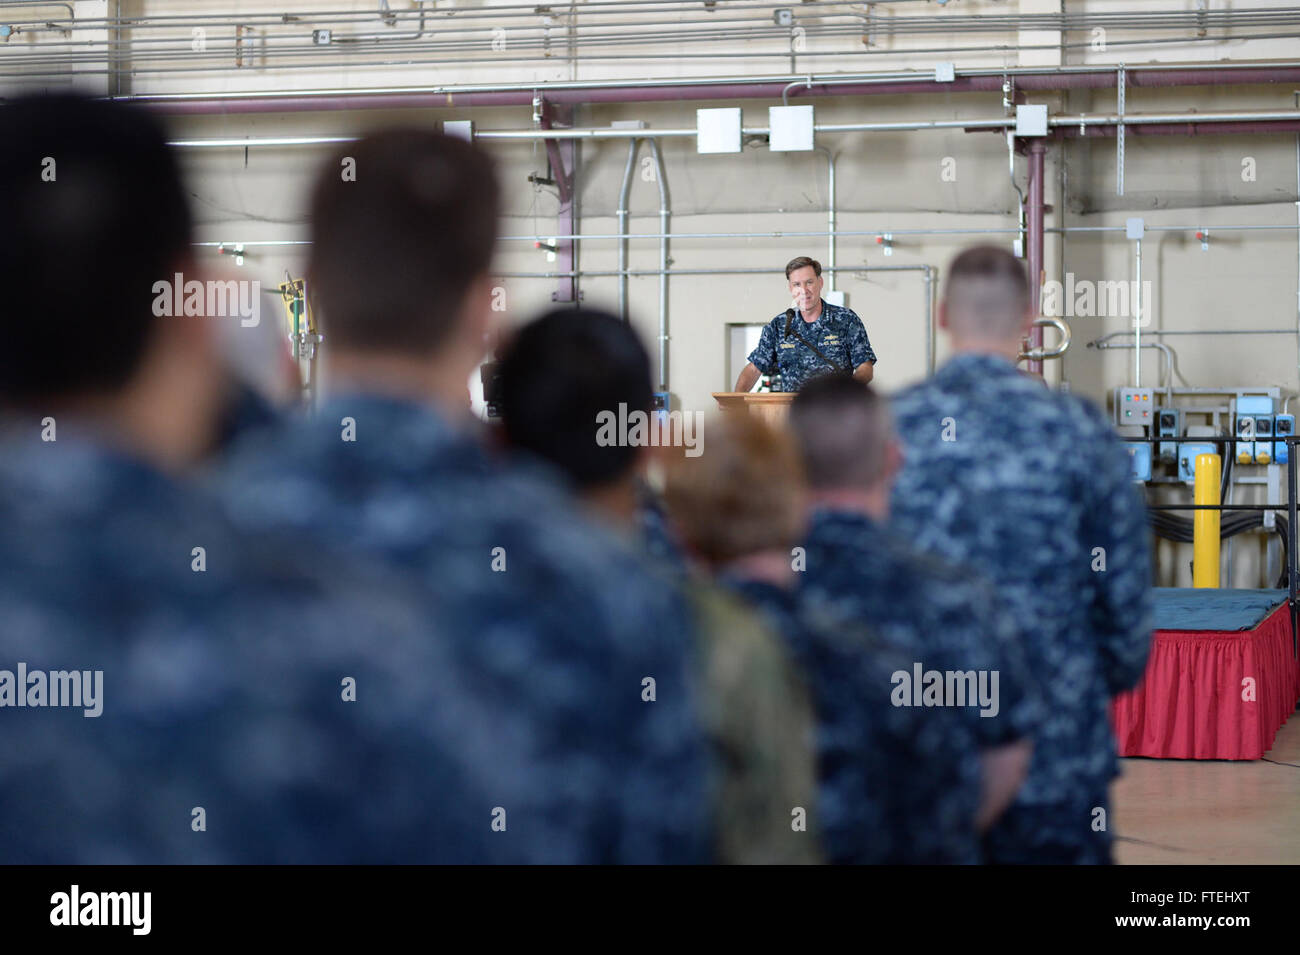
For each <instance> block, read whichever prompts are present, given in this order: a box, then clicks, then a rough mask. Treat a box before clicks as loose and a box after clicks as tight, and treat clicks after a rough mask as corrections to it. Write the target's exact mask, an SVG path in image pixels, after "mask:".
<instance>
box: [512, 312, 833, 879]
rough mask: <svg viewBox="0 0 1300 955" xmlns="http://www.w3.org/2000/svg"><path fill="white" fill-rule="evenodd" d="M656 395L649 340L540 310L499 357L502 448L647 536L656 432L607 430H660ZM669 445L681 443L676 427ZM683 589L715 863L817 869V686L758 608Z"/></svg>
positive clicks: (595, 320) (616, 326)
mask: <svg viewBox="0 0 1300 955" xmlns="http://www.w3.org/2000/svg"><path fill="white" fill-rule="evenodd" d="M651 398H652V386H651V384H650V357H649V355H648V354H647V353H646V350H645V347H644V346H643V345H642V344H641V341H640V339H638V338H637V335H636V333H635V332H634V331H633V330H632V329H631V327H629V326H628V325H627V324H625V323H624V322H621V321H619V320H618V319H617V318H615V317H614V316H612V315H609V314H607V313H605V312H601V311H598V310H595V309H589V308H579V309H572V308H570V309H562V310H555V311H552V312H549V313H547V314H545V315H543V316H542V317H540V318H538V319H536V320H535V321H532V322H530V323H529V324H527V325H526V326H524V327H523V328H522V329H520V330H519V332H518V333H517V334H516V335H515V336H514V338H513V340H512V341H511V342H510V344H509V346H508V348H507V350H506V352H505V355H504V357H503V359H502V365H501V430H502V435H503V437H504V439H505V441H506V442H507V443H508V445H509V446H510V447H512V448H515V449H517V450H519V451H522V452H525V453H528V454H531V455H535V456H536V457H538V458H540V459H542V460H544V461H546V462H548V463H550V464H551V465H553V466H555V467H556V468H558V469H559V471H560V473H561V474H562V475H563V478H564V480H565V481H566V482H567V483H568V485H569V486H570V488H571V490H572V492H573V493H574V494H576V495H577V497H578V499H579V500H580V501H581V502H582V503H583V504H584V505H585V506H586V507H587V508H588V509H589V510H590V512H591V513H592V514H593V515H594V516H595V517H596V518H597V519H598V520H600V521H603V522H605V523H607V524H608V525H609V526H610V527H611V528H613V529H614V530H615V531H616V532H618V533H620V534H623V535H626V536H628V537H630V538H633V539H635V537H636V535H638V534H639V533H642V532H643V530H644V525H643V524H642V522H641V514H642V509H643V507H644V500H645V490H644V484H643V479H644V474H643V472H644V470H645V465H646V462H647V459H648V456H649V452H650V450H651V449H650V446H649V445H648V443H647V442H648V440H649V436H648V434H646V433H645V432H644V431H642V432H641V434H640V439H639V441H638V440H637V439H636V436H635V433H633V434H632V435H612V436H611V435H608V434H602V433H601V431H600V427H599V422H601V421H602V420H607V416H610V415H612V416H613V417H614V418H622V419H624V420H626V419H627V418H628V416H629V415H632V414H634V413H640V414H641V415H643V416H645V419H642V420H647V419H648V421H649V422H650V425H649V426H650V427H657V425H656V424H655V422H656V418H655V416H654V415H653V414H652V413H651ZM611 437H612V438H614V440H609V439H610V438H611ZM664 438H665V440H667V439H669V438H671V434H670V433H669V432H668V431H667V429H665V433H664ZM655 445H656V446H659V445H660V442H659V441H656V442H655ZM661 586H664V587H676V586H677V584H676V583H670V582H669V581H668V580H665V581H664V582H663V583H662V584H661ZM684 589H685V593H686V595H687V597H688V599H689V600H690V604H691V607H692V610H693V616H694V620H693V625H694V638H695V641H696V653H697V656H698V662H697V664H696V665H697V666H698V667H699V669H700V672H701V677H700V681H699V684H700V691H701V698H700V703H699V705H700V710H701V712H702V713H703V714H704V720H705V726H706V728H707V730H708V732H709V738H710V743H711V747H712V752H713V762H714V767H715V772H716V773H717V774H718V776H719V783H720V788H719V791H718V792H719V798H718V800H717V806H716V809H715V815H716V818H717V838H718V844H717V845H718V848H717V858H718V861H721V862H737V863H800V862H817V861H820V858H821V846H820V844H819V841H818V839H817V836H816V834H815V832H813V831H809V829H808V828H807V826H803V827H795V826H792V821H793V820H792V813H794V812H796V810H797V809H798V807H803V808H804V810H805V812H806V810H807V808H808V807H810V806H811V805H812V803H813V800H814V798H815V779H814V775H815V766H814V754H813V746H814V738H813V718H812V709H811V704H810V702H809V700H808V690H807V687H806V686H805V685H804V684H803V681H802V678H801V677H800V675H799V674H798V673H797V672H796V671H795V669H794V668H793V666H792V665H791V663H790V661H789V660H788V659H787V657H786V651H785V648H784V646H783V644H782V642H781V638H780V636H779V635H778V634H776V633H775V632H773V631H772V630H771V629H769V628H768V627H767V626H765V624H764V623H763V621H762V620H761V619H759V618H758V617H757V615H756V614H755V613H754V611H752V610H751V609H749V608H748V607H746V606H745V605H744V604H743V603H742V602H741V601H739V600H737V599H736V598H735V597H733V596H731V595H730V594H728V593H726V592H725V591H723V590H721V589H720V588H718V587H716V586H714V585H712V584H710V583H708V582H706V581H703V580H699V579H693V580H692V579H687V580H686V581H685V583H684Z"/></svg>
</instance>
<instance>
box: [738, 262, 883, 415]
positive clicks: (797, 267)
mask: <svg viewBox="0 0 1300 955" xmlns="http://www.w3.org/2000/svg"><path fill="white" fill-rule="evenodd" d="M785 278H786V281H787V283H788V284H789V286H790V295H791V297H792V298H793V300H794V301H793V306H794V308H792V309H791V310H790V311H793V312H794V315H793V317H792V316H790V314H789V312H782V313H781V314H780V315H778V316H777V317H776V318H774V319H772V320H771V321H770V322H768V323H767V325H765V326H764V327H763V334H762V336H761V337H760V338H759V340H758V347H757V348H755V349H754V350H753V352H751V353H750V355H749V363H748V364H747V365H745V367H744V368H743V369H742V370H741V372H740V376H739V377H738V378H737V379H736V389H735V390H736V391H749V390H750V389H751V388H753V387H754V384H755V382H757V381H758V376H759V375H760V374H764V375H776V374H780V376H781V390H782V391H798V390H799V389H800V388H802V387H803V386H804V383H805V382H807V381H809V380H811V379H813V378H815V377H817V376H818V375H824V374H826V373H828V372H840V373H843V374H846V375H847V374H852V375H853V377H854V378H857V379H858V380H859V381H864V382H865V381H870V380H871V377H872V375H873V374H874V373H875V365H876V353H875V352H874V351H872V350H871V342H870V341H868V340H867V330H866V327H865V326H864V325H863V324H862V319H860V318H858V315H857V313H856V312H854V311H853V310H852V309H851V308H843V307H842V306H839V305H831V304H830V303H829V302H826V301H823V299H822V285H823V280H822V267H821V263H819V262H817V261H816V260H815V259H810V258H808V256H806V255H801V256H799V257H798V258H796V259H791V260H790V262H789V263H787V265H786V267H785ZM819 353H820V354H819Z"/></svg>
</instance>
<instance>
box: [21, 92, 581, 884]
mask: <svg viewBox="0 0 1300 955" xmlns="http://www.w3.org/2000/svg"><path fill="white" fill-rule="evenodd" d="M0 114H2V115H3V118H4V120H5V128H6V129H7V130H8V132H9V133H10V135H9V136H7V137H6V138H5V140H4V142H3V144H0V182H3V183H4V184H5V187H6V196H7V207H6V223H5V228H4V229H3V230H0V270H2V271H3V279H4V285H5V288H6V289H7V290H8V291H7V299H6V305H5V310H4V312H3V315H2V317H0V339H2V346H0V405H2V406H3V412H2V415H3V417H2V419H0V526H3V527H4V533H3V534H2V535H0V671H3V672H2V673H0V722H2V723H3V725H4V731H3V732H2V733H0V863H61V864H68V863H75V864H87V863H91V864H99V863H181V862H216V863H241V862H274V863H290V862H292V863H340V862H429V861H447V862H476V861H493V860H503V861H508V860H513V859H518V858H521V857H523V858H547V857H549V856H551V855H560V856H561V857H567V856H569V855H577V854H580V853H582V852H585V847H586V845H587V841H586V840H583V841H582V842H579V843H577V849H576V850H575V849H574V848H573V843H572V842H570V841H561V842H560V851H557V850H556V846H555V843H556V842H557V840H556V838H555V835H556V834H555V833H553V832H549V831H548V832H546V833H544V834H542V835H536V834H534V835H531V836H524V837H523V838H526V839H527V841H528V843H529V848H528V850H527V851H523V852H521V851H518V850H517V847H515V846H510V845H509V844H508V843H506V842H504V841H502V840H501V839H500V838H499V837H498V834H497V833H495V832H493V831H492V830H491V828H490V827H491V811H492V807H493V806H496V805H501V804H503V803H504V804H505V805H510V806H512V805H514V804H515V800H514V798H513V797H514V796H515V795H517V794H521V793H522V794H525V795H526V794H528V793H529V792H531V791H532V789H533V788H534V787H535V785H536V781H537V776H536V774H535V773H533V772H530V771H528V767H527V766H526V765H525V766H520V764H519V763H518V762H512V761H511V760H510V759H508V758H507V759H502V752H501V751H502V749H504V751H505V752H506V754H507V755H509V754H511V753H514V752H516V751H518V750H520V749H521V747H519V746H517V745H513V744H512V741H511V740H510V739H509V738H506V739H504V740H503V741H501V742H504V744H505V745H504V746H503V747H496V744H497V743H498V742H499V741H498V739H496V738H495V737H496V735H497V734H496V733H494V730H495V729H497V728H499V727H501V726H502V724H503V723H504V721H502V720H497V721H496V723H495V724H494V723H493V722H492V719H493V717H494V714H493V712H491V710H490V708H486V707H481V706H479V705H478V703H479V701H478V700H477V699H476V698H475V697H474V696H472V695H470V694H468V693H467V692H466V689H465V688H466V687H467V686H468V685H469V681H471V680H472V679H473V678H474V676H475V674H473V673H471V672H469V671H467V670H464V669H462V668H461V667H460V665H459V663H458V661H457V660H456V659H455V657H454V655H453V654H451V653H450V652H448V651H447V641H446V640H445V639H442V638H441V637H440V635H439V631H437V630H435V629H434V628H433V627H432V625H431V624H430V623H429V622H428V621H427V620H425V619H422V617H421V615H420V614H419V613H418V612H417V608H418V606H419V605H417V604H416V602H415V601H414V600H413V599H412V598H411V597H410V595H409V594H407V593H405V592H404V590H403V588H402V587H401V585H400V582H398V581H395V580H393V579H392V576H391V575H386V576H385V577H383V578H380V577H378V576H377V575H376V574H374V573H373V572H372V571H371V570H370V569H369V568H367V567H365V566H353V565H349V564H348V563H346V562H345V561H344V560H342V559H341V558H339V557H338V556H337V555H335V556H330V555H327V554H325V553H322V552H321V551H320V550H319V549H315V550H312V551H310V552H309V551H306V550H305V549H304V548H303V547H302V546H300V545H298V544H297V543H296V542H292V541H288V540H285V539H278V538H274V537H272V536H263V537H259V538H258V539H257V540H251V539H249V538H247V537H245V536H243V535H240V534H237V533H235V532H234V530H233V528H232V527H231V526H230V525H229V524H228V522H226V521H224V520H222V519H221V518H220V517H219V516H218V514H217V507H216V505H215V502H213V501H211V500H209V499H208V498H206V497H205V496H202V495H200V494H197V493H195V492H194V491H193V490H192V489H190V488H189V487H187V486H186V485H184V484H183V483H181V482H180V481H178V480H177V477H176V473H177V472H179V471H183V470H185V469H186V468H187V467H189V466H191V465H193V464H194V463H195V462H196V460H197V459H199V458H200V457H201V456H202V455H203V454H204V453H205V452H206V450H207V449H208V448H209V447H210V445H211V444H212V443H213V442H214V441H215V440H216V439H217V437H218V433H219V425H218V421H219V418H220V414H221V411H222V407H223V398H224V393H225V386H226V385H227V384H228V383H227V382H226V381H225V380H224V372H222V371H221V369H220V363H219V360H218V355H217V352H216V349H215V348H214V344H213V340H214V337H215V335H214V329H213V327H212V323H214V322H217V321H230V320H232V319H231V318H229V317H227V318H219V317H216V316H204V317H199V316H188V317H178V318H166V317H160V316H158V317H156V316H155V315H154V314H153V312H152V310H151V305H152V302H153V300H154V297H155V294H156V289H155V288H154V283H155V282H157V281H160V280H167V281H171V280H172V279H173V277H174V275H175V273H176V272H178V271H179V272H181V273H182V275H189V276H191V278H193V277H194V276H195V275H196V274H197V273H198V268H197V263H196V262H195V261H194V259H193V258H192V257H191V255H190V249H189V242H190V218H189V210H188V208H187V205H186V200H185V195H184V191H183V188H182V185H181V182H180V176H179V171H178V169H177V168H176V163H175V160H174V157H173V156H172V154H171V153H170V151H169V150H168V149H167V147H166V142H165V135H164V133H163V131H162V129H161V128H160V127H159V126H158V125H157V124H156V123H155V121H154V120H153V119H152V118H150V117H149V116H147V114H144V113H143V112H140V111H138V110H136V109H134V108H131V107H127V106H124V105H121V104H111V103H103V102H93V101H89V100H85V99H81V98H77V97H55V98H35V99H24V100H18V101H15V102H13V103H10V104H8V105H5V106H4V107H3V108H2V109H0ZM49 160H53V162H54V163H55V164H56V165H53V166H51V165H49V162H48V161H49ZM47 169H48V170H49V171H50V172H51V173H53V175H51V176H50V177H49V178H46V177H45V176H43V175H42V173H43V172H44V171H45V170H47ZM52 288H57V289H58V290H59V293H60V294H58V295H51V293H50V290H51V289H52ZM24 668H25V670H26V673H27V679H26V680H22V681H21V682H19V678H18V673H20V672H22V671H23V669H24ZM73 672H76V673H79V674H81V678H80V681H79V685H78V687H77V690H78V691H80V692H72V694H71V698H70V700H69V699H67V698H64V697H62V694H60V700H59V701H58V702H60V703H66V702H71V703H73V704H77V705H71V706H69V705H58V706H55V705H53V704H54V703H55V702H56V701H55V700H54V699H53V698H52V696H51V694H52V692H53V682H54V680H55V679H56V678H51V679H50V680H49V681H47V680H46V678H45V677H43V676H36V674H41V673H45V674H48V673H61V674H64V676H60V677H57V680H58V681H60V682H62V681H64V680H69V679H71V674H72V673H73ZM349 682H351V687H349ZM350 691H353V692H350ZM78 696H79V697H80V699H78ZM92 697H93V699H92ZM349 697H351V698H349ZM483 710H487V712H483ZM489 744H492V745H489ZM494 747H495V748H494ZM512 849H513V850H515V851H510V850H512Z"/></svg>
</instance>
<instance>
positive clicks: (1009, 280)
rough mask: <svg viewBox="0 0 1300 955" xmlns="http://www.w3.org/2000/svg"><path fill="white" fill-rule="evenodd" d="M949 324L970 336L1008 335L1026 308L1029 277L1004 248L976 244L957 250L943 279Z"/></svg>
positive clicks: (1011, 332)
mask: <svg viewBox="0 0 1300 955" xmlns="http://www.w3.org/2000/svg"><path fill="white" fill-rule="evenodd" d="M943 298H944V304H945V307H946V310H947V316H948V326H949V328H950V329H951V330H952V331H953V332H954V333H955V334H957V335H961V336H966V337H971V338H1009V337H1011V336H1013V335H1015V334H1016V332H1017V331H1019V329H1020V327H1021V324H1022V322H1023V321H1024V318H1025V313H1026V312H1027V311H1028V309H1029V306H1030V302H1029V298H1030V296H1029V278H1028V276H1027V275H1026V274H1025V267H1024V265H1022V264H1021V262H1020V260H1019V259H1017V258H1016V257H1015V256H1014V255H1012V254H1011V253H1010V252H1008V251H1007V250H1006V249H1001V248H998V247H997V246H992V245H977V246H974V247H973V248H969V249H967V250H966V251H964V252H962V253H960V254H959V255H958V256H957V257H956V258H954V259H953V260H952V262H951V263H950V264H949V266H948V273H947V278H946V279H945V280H944V296H943Z"/></svg>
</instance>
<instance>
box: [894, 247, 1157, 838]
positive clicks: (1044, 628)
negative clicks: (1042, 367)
mask: <svg viewBox="0 0 1300 955" xmlns="http://www.w3.org/2000/svg"><path fill="white" fill-rule="evenodd" d="M1034 314H1035V308H1034V303H1033V302H1031V301H1030V294H1029V284H1028V281H1027V279H1026V276H1025V273H1024V269H1023V267H1022V266H1021V264H1020V262H1019V261H1018V260H1017V259H1015V258H1014V257H1013V256H1012V255H1011V254H1010V253H1008V252H1006V251H1005V250H1001V249H997V248H992V247H976V248H972V249H969V250H967V251H966V252H963V253H962V254H960V255H959V256H957V258H956V259H954V261H953V263H952V265H951V267H950V268H949V270H948V278H947V283H946V289H945V296H944V301H943V303H942V304H941V306H940V310H939V322H940V325H941V327H944V328H946V329H947V330H948V331H949V333H950V334H951V336H952V343H953V350H954V352H955V355H954V357H953V358H952V359H951V360H950V361H949V362H948V363H947V364H946V365H945V366H944V367H943V368H942V369H941V370H940V371H939V372H938V374H936V375H935V376H934V377H933V378H931V379H930V380H929V381H926V382H924V383H923V384H920V385H917V386H915V387H913V388H911V389H908V390H906V391H904V392H903V393H902V394H900V395H899V396H898V397H897V398H896V400H895V402H894V409H895V416H896V423H897V428H898V433H899V435H900V436H901V438H902V441H903V445H904V468H903V471H902V473H901V475H900V477H899V480H898V481H897V483H896V484H895V486H894V491H893V497H892V502H891V514H892V516H893V520H894V523H895V526H896V529H897V530H898V531H899V532H900V533H901V534H903V535H905V536H907V537H908V538H910V539H911V540H913V541H914V542H915V543H916V545H917V546H919V547H920V548H922V549H924V550H927V551H930V552H933V553H935V554H939V555H942V556H944V557H946V558H948V559H950V560H953V561H956V562H959V563H963V564H968V565H970V566H972V567H976V568H978V569H979V570H980V571H981V572H982V573H984V574H986V575H987V576H988V577H989V578H990V580H991V581H992V583H993V585H994V587H995V589H996V594H997V596H996V599H997V600H998V601H999V602H1000V603H1001V604H1003V605H1004V606H1005V607H1006V608H1007V610H1008V611H1010V612H1011V613H1012V614H1014V615H1015V616H1016V617H1017V618H1018V619H1019V621H1020V623H1021V626H1022V627H1024V628H1025V630H1026V636H1025V638H1024V642H1023V646H1024V649H1025V654H1026V658H1027V660H1028V663H1029V669H1030V671H1031V672H1032V673H1033V675H1034V676H1035V677H1036V678H1037V680H1038V682H1039V684H1040V686H1041V687H1042V691H1043V696H1044V698H1045V701H1046V703H1047V706H1048V708H1049V712H1048V713H1047V717H1046V719H1045V721H1044V722H1043V723H1042V725H1041V727H1040V729H1039V732H1038V734H1037V737H1036V740H1035V747H1034V755H1033V758H1032V760H1031V763H1030V768H1029V775H1028V777H1027V779H1026V781H1025V784H1024V786H1023V787H1022V788H1021V791H1020V794H1019V796H1018V797H1017V799H1016V801H1015V803H1014V804H1013V805H1012V807H1011V808H1010V809H1009V810H1008V811H1007V813H1006V814H1005V815H1004V816H1003V817H1002V819H1001V820H1000V821H999V822H998V823H997V825H995V827H994V828H993V829H992V830H991V831H990V833H989V836H988V838H987V840H986V842H987V849H988V851H989V857H990V859H991V861H994V862H1037V863H1088V862H1107V861H1110V857H1111V851H1110V850H1111V835H1110V826H1111V822H1112V821H1111V820H1109V819H1108V818H1106V815H1107V812H1108V810H1109V798H1108V790H1109V785H1110V781H1111V779H1112V778H1114V777H1115V776H1116V775H1117V772H1118V770H1117V763H1116V759H1115V745H1114V741H1113V739H1112V735H1111V729H1110V723H1109V718H1108V713H1107V707H1108V703H1109V701H1110V699H1111V697H1113V696H1114V695H1115V694H1117V693H1120V692H1122V691H1124V690H1127V689H1129V688H1130V687H1132V686H1133V685H1134V684H1135V683H1136V682H1137V681H1138V679H1140V678H1141V676H1142V672H1143V668H1144V666H1145V663H1146V658H1147V651H1148V647H1149V643H1150V631H1151V597H1150V590H1149V588H1150V554H1149V539H1148V531H1147V527H1146V519H1145V510H1144V504H1143V501H1142V498H1141V495H1140V494H1139V493H1138V491H1137V489H1135V487H1134V486H1133V484H1132V482H1131V480H1130V468H1129V464H1128V457H1127V455H1126V454H1125V453H1124V450H1123V448H1122V446H1121V444H1120V442H1119V440H1118V439H1117V438H1116V436H1115V434H1114V431H1113V430H1112V428H1111V427H1110V425H1109V424H1108V423H1107V421H1106V419H1105V418H1104V417H1103V416H1102V415H1101V414H1100V412H1099V411H1097V409H1096V408H1095V407H1094V406H1092V405H1091V404H1089V403H1088V402H1086V401H1084V400H1082V399H1079V398H1077V397H1074V396H1069V395H1062V394H1058V393H1055V392H1052V391H1050V390H1048V389H1046V388H1045V387H1044V386H1043V383H1042V381H1041V380H1039V379H1037V378H1033V377H1030V376H1027V375H1025V374H1022V373H1021V372H1020V371H1018V370H1017V369H1016V367H1015V363H1016V360H1017V356H1018V354H1019V350H1020V346H1021V342H1022V340H1023V339H1024V337H1025V336H1026V335H1027V333H1028V331H1029V328H1030V326H1031V324H1032V321H1033V316H1034Z"/></svg>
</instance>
